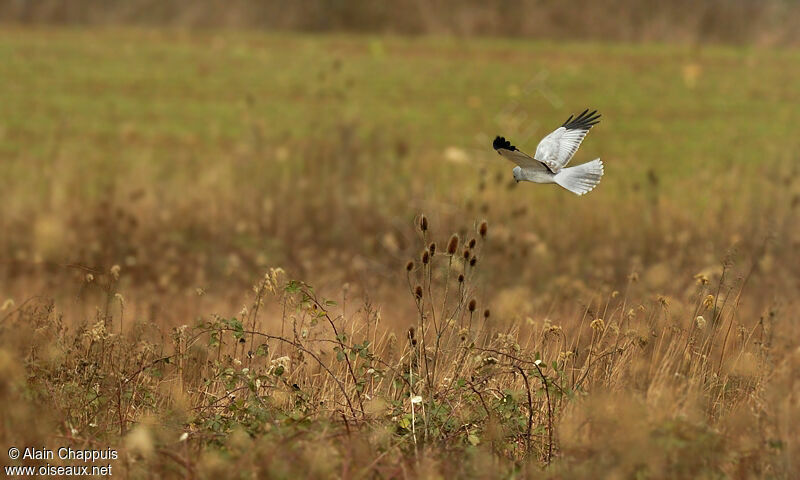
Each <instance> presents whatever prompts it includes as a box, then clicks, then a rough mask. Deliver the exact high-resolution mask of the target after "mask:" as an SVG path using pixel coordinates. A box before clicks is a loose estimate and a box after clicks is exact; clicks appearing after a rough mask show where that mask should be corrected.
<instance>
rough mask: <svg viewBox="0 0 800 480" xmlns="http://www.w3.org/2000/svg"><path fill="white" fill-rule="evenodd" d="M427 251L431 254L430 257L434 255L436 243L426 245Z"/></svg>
mask: <svg viewBox="0 0 800 480" xmlns="http://www.w3.org/2000/svg"><path fill="white" fill-rule="evenodd" d="M428 251H430V252H431V257H432V256H434V255H436V242H432V243H431V244H430V245H428Z"/></svg>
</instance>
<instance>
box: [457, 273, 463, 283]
mask: <svg viewBox="0 0 800 480" xmlns="http://www.w3.org/2000/svg"><path fill="white" fill-rule="evenodd" d="M458 283H464V274H463V273H459V274H458Z"/></svg>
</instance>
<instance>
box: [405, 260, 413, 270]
mask: <svg viewBox="0 0 800 480" xmlns="http://www.w3.org/2000/svg"><path fill="white" fill-rule="evenodd" d="M411 270H414V260H409V261H408V263H406V272H410V271H411Z"/></svg>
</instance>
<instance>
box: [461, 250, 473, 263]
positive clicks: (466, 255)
mask: <svg viewBox="0 0 800 480" xmlns="http://www.w3.org/2000/svg"><path fill="white" fill-rule="evenodd" d="M462 255H463V257H464V260H469V256H470V255H471V253H470V251H469V248H465V249H464V253H463V254H462Z"/></svg>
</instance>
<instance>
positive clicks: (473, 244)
mask: <svg viewBox="0 0 800 480" xmlns="http://www.w3.org/2000/svg"><path fill="white" fill-rule="evenodd" d="M477 243H478V241H477V240H475V239H474V238H470V239H469V248H475V245H476V244H477Z"/></svg>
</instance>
